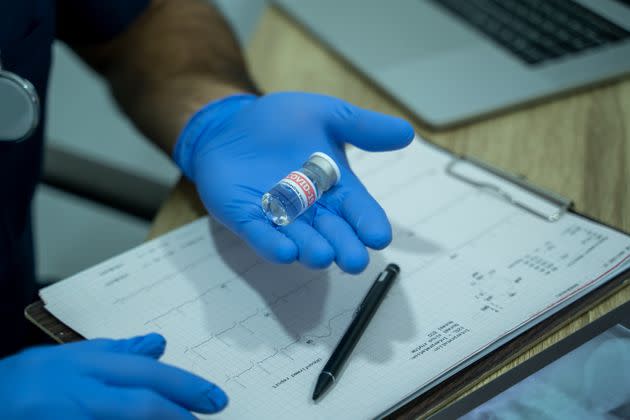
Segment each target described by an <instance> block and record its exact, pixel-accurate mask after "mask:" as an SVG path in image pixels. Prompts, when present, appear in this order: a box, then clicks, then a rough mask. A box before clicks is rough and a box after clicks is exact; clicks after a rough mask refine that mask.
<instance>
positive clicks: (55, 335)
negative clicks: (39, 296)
mask: <svg viewBox="0 0 630 420" xmlns="http://www.w3.org/2000/svg"><path fill="white" fill-rule="evenodd" d="M24 316H25V317H26V319H28V320H29V321H31V322H32V323H33V324H34V325H35V326H36V327H38V328H39V329H40V330H42V331H43V332H45V333H46V334H47V335H48V336H49V337H51V338H52V339H53V340H55V341H56V342H57V343H59V344H64V343H71V342H73V341H80V340H85V337H83V336H82V335H81V334H79V333H78V332H76V331H74V330H73V329H72V328H70V327H68V326H67V325H66V324H64V323H63V322H61V321H60V320H58V319H57V318H56V317H55V316H54V315H53V314H51V313H50V312H48V310H47V309H46V307H45V306H44V302H43V301H41V300H38V301H37V302H33V303H31V304H30V305H28V306H27V307H26V308H25V309H24Z"/></svg>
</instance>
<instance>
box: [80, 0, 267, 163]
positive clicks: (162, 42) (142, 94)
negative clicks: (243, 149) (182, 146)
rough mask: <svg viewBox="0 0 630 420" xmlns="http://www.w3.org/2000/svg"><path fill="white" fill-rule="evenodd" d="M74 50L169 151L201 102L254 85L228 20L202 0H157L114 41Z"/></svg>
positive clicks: (145, 130) (148, 133) (252, 88)
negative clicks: (107, 82)
mask: <svg viewBox="0 0 630 420" xmlns="http://www.w3.org/2000/svg"><path fill="white" fill-rule="evenodd" d="M77 50H78V51H79V53H80V54H81V55H82V56H83V57H84V58H85V59H86V61H88V62H89V63H90V64H91V65H92V66H93V67H94V68H95V69H97V70H98V71H99V72H101V73H102V74H103V75H104V76H105V77H106V78H107V79H108V80H109V82H110V86H111V89H112V92H113V95H114V97H115V98H116V100H117V101H118V103H119V104H120V106H121V107H122V108H123V110H124V111H125V112H126V113H127V114H128V115H129V117H130V118H131V119H132V121H133V122H134V123H135V124H136V126H137V127H138V128H139V129H140V130H141V131H142V132H143V133H144V134H145V135H146V136H147V137H148V138H149V139H151V140H153V141H154V142H155V143H156V144H157V145H158V146H160V148H162V149H163V150H164V151H165V152H166V153H168V154H170V153H171V152H172V149H173V146H174V144H175V141H176V140H177V137H178V134H179V133H180V132H181V130H182V129H183V127H184V125H185V124H186V122H187V121H188V120H189V118H190V117H191V116H192V114H194V113H195V112H196V111H197V110H198V109H199V108H201V107H202V106H203V105H204V104H206V103H208V102H209V101H211V100H213V99H216V98H220V97H223V96H225V95H229V94H232V93H236V92H252V91H255V89H256V88H255V86H254V83H253V82H252V81H251V79H250V77H249V75H248V74H247V70H246V67H245V62H244V59H243V56H242V54H241V50H240V48H239V46H238V44H237V42H236V40H235V38H234V36H233V34H232V32H231V30H230V28H229V26H228V25H227V24H226V22H225V21H224V19H223V18H222V16H221V15H220V14H219V13H218V11H217V10H216V9H214V8H213V7H212V6H210V5H209V4H208V3H207V2H205V1H203V0H153V1H152V4H151V6H150V7H149V9H148V10H147V11H146V12H145V13H144V14H143V15H142V16H140V17H139V18H138V19H137V20H136V21H135V22H134V23H133V24H132V25H131V27H130V28H129V29H128V30H127V31H126V32H125V33H123V34H121V35H120V36H118V37H117V38H116V39H114V40H113V41H111V42H109V43H108V44H106V45H100V46H97V47H93V46H92V47H87V48H78V49H77Z"/></svg>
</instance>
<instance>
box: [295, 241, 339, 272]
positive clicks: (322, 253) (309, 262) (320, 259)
mask: <svg viewBox="0 0 630 420" xmlns="http://www.w3.org/2000/svg"><path fill="white" fill-rule="evenodd" d="M299 260H300V262H302V263H303V264H305V265H306V266H308V267H310V268H314V269H323V268H326V267H328V266H329V265H330V264H332V262H333V261H334V260H335V250H334V249H332V247H331V246H330V245H327V244H325V246H320V247H317V248H316V249H311V250H309V255H308V256H304V258H302V257H300V258H299Z"/></svg>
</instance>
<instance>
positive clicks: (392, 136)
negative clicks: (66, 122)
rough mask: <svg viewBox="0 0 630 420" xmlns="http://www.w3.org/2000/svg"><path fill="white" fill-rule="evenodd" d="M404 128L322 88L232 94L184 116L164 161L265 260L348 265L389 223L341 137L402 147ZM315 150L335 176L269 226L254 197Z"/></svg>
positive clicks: (360, 260)
mask: <svg viewBox="0 0 630 420" xmlns="http://www.w3.org/2000/svg"><path fill="white" fill-rule="evenodd" d="M413 136H414V133H413V128H412V127H411V126H410V125H409V124H408V123H407V122H406V121H404V120H402V119H400V118H396V117H392V116H387V115H383V114H379V113H376V112H372V111H368V110H365V109H361V108H359V107H356V106H354V105H352V104H349V103H347V102H345V101H342V100H340V99H337V98H333V97H329V96H324V95H315V94H307V93H277V94H271V95H266V96H263V97H260V98H259V97H256V96H254V95H234V96H229V97H227V98H224V99H222V100H219V101H216V102H213V103H211V104H209V105H208V106H206V107H205V108H204V109H202V110H201V111H199V112H198V113H197V114H196V115H195V116H194V117H193V118H192V119H191V121H190V122H189V123H188V125H187V126H186V128H185V129H184V131H183V132H182V134H181V136H180V138H179V140H178V142H177V145H176V147H175V151H174V159H175V161H176V162H177V164H178V165H179V167H180V168H181V169H182V171H183V172H184V173H185V174H186V176H187V177H188V178H190V179H191V180H193V181H194V182H195V184H196V186H197V190H198V192H199V195H200V197H201V199H202V201H203V203H204V204H205V206H206V208H207V209H208V211H209V212H210V213H211V214H213V215H214V216H215V217H216V218H218V219H219V220H220V221H221V222H222V223H223V224H225V225H226V226H227V227H228V228H230V229H231V230H232V231H234V232H235V233H236V234H238V235H239V236H241V237H242V238H243V239H245V240H246V241H247V242H248V243H249V244H250V245H251V246H252V247H253V248H254V249H255V250H256V251H257V252H258V253H259V254H260V255H262V256H263V257H265V258H266V259H268V260H271V261H274V262H278V263H290V262H293V261H295V260H296V259H297V260H299V261H300V262H301V263H303V264H304V265H306V266H309V267H313V268H322V267H326V266H328V265H329V264H330V263H331V262H332V261H336V263H337V264H338V265H339V267H340V268H341V269H343V270H344V271H347V272H351V273H357V272H360V271H362V270H363V269H364V268H365V267H366V266H367V264H368V260H369V258H368V253H367V249H366V247H370V248H374V249H381V248H384V247H385V246H387V245H388V244H389V242H390V241H391V226H390V224H389V221H388V220H387V216H386V215H385V212H384V211H383V209H382V208H381V207H380V206H379V204H378V203H377V202H376V201H375V200H374V199H373V198H372V196H371V195H370V194H369V193H368V191H367V190H366V188H365V187H364V186H363V184H362V183H361V182H360V181H359V179H358V178H357V177H356V175H354V173H353V172H352V170H351V169H350V166H349V165H348V161H347V159H346V155H345V151H344V145H345V143H351V144H353V145H355V146H357V147H359V148H361V149H364V150H367V151H373V152H378V151H387V150H394V149H399V148H402V147H405V146H407V145H408V144H409V143H410V142H411V140H412V139H413ZM318 151H319V152H324V153H326V154H327V155H329V156H331V157H332V158H333V159H334V160H335V161H336V162H337V165H338V166H339V168H340V170H341V180H340V182H339V184H337V186H335V187H334V188H332V189H331V190H329V191H328V192H327V193H326V194H324V195H323V196H322V198H321V199H320V200H319V201H318V202H317V203H316V204H315V205H314V206H313V207H312V208H311V209H309V210H308V211H307V212H306V213H304V214H303V215H302V216H300V217H299V218H298V219H297V220H295V221H294V222H293V223H291V224H289V225H287V226H284V227H282V228H279V227H277V226H275V225H273V224H272V223H271V222H270V221H269V220H268V219H267V218H266V216H265V214H264V212H263V210H262V208H261V197H262V195H263V194H264V193H265V192H266V191H268V190H269V189H270V188H271V187H272V186H273V185H274V184H275V183H276V182H278V181H279V180H280V179H282V178H283V177H284V176H286V175H287V174H288V173H289V172H291V171H292V170H296V169H298V168H300V166H301V165H302V164H303V163H304V162H305V161H306V159H307V158H308V157H309V156H310V155H311V154H312V153H313V152H318Z"/></svg>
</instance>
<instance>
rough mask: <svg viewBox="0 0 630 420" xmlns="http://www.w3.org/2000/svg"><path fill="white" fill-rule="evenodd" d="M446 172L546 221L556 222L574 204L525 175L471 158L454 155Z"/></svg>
mask: <svg viewBox="0 0 630 420" xmlns="http://www.w3.org/2000/svg"><path fill="white" fill-rule="evenodd" d="M446 173H447V174H449V175H450V176H452V177H454V178H456V179H458V180H460V181H462V182H465V183H467V184H470V185H472V186H474V187H477V188H479V189H481V190H484V191H487V192H490V193H492V194H494V195H496V196H498V197H500V198H502V199H504V200H506V201H508V202H509V203H511V204H513V205H514V206H516V207H519V208H521V209H523V210H525V211H527V212H529V213H531V214H534V215H536V216H538V217H541V218H543V219H545V220H546V221H548V222H555V221H557V220H558V219H560V218H561V217H562V215H563V214H564V213H566V212H567V211H569V209H571V207H572V206H573V202H572V201H571V200H569V199H567V198H565V197H563V196H561V195H559V194H556V193H554V192H551V191H548V190H545V189H543V188H540V187H538V186H536V185H534V184H532V183H530V182H529V181H527V180H526V179H525V177H522V176H520V177H519V176H516V175H513V174H511V173H509V172H506V171H503V170H501V169H498V168H495V167H493V166H491V165H489V164H487V163H485V162H482V161H480V160H478V159H475V158H472V157H468V156H457V157H455V158H454V159H453V160H452V161H451V162H450V163H449V164H448V165H447V166H446Z"/></svg>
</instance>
